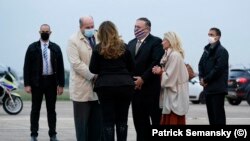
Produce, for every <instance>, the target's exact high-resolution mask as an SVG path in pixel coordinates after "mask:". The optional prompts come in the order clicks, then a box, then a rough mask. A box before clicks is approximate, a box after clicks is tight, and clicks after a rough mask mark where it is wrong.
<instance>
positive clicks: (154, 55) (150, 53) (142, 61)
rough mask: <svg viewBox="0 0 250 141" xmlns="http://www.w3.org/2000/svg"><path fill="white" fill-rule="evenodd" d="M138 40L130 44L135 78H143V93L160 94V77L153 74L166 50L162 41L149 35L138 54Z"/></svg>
mask: <svg viewBox="0 0 250 141" xmlns="http://www.w3.org/2000/svg"><path fill="white" fill-rule="evenodd" d="M136 43H137V39H136V38H134V39H133V40H131V41H130V42H129V43H128V46H129V51H130V52H131V54H132V56H133V58H134V60H135V66H136V67H135V74H134V75H135V76H141V77H142V79H143V81H144V84H143V86H142V91H143V92H146V93H148V94H153V93H154V92H156V93H158V91H160V76H159V75H154V74H153V73H152V68H153V66H155V65H159V64H160V60H161V57H162V55H163V54H164V50H163V47H162V44H161V43H162V40H161V39H160V38H158V37H155V36H153V35H151V34H149V35H148V36H147V37H146V39H145V40H144V41H143V43H142V44H141V46H140V48H139V50H138V52H137V54H135V46H136Z"/></svg>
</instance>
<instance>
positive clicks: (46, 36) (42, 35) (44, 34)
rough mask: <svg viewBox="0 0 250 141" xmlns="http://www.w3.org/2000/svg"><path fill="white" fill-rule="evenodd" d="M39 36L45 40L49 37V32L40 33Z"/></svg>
mask: <svg viewBox="0 0 250 141" xmlns="http://www.w3.org/2000/svg"><path fill="white" fill-rule="evenodd" d="M41 38H42V40H44V41H47V40H48V39H49V33H41Z"/></svg>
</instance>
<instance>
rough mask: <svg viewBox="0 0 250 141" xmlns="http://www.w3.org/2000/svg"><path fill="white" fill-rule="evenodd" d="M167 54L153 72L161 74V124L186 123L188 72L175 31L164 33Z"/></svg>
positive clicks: (163, 42)
mask: <svg viewBox="0 0 250 141" xmlns="http://www.w3.org/2000/svg"><path fill="white" fill-rule="evenodd" d="M162 45H163V49H164V50H165V54H164V55H163V57H162V59H161V65H162V66H161V67H160V66H154V67H153V69H152V72H153V73H154V74H157V75H161V77H162V78H161V98H160V107H162V117H161V123H160V124H161V125H185V124H186V121H185V115H186V113H187V111H188V107H189V94H188V93H189V89H188V72H187V68H186V66H185V63H184V51H183V49H182V47H181V41H180V38H179V37H178V36H177V35H176V33H175V32H167V33H165V34H164V39H163V41H162Z"/></svg>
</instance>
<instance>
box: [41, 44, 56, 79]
mask: <svg viewBox="0 0 250 141" xmlns="http://www.w3.org/2000/svg"><path fill="white" fill-rule="evenodd" d="M40 42H41V49H42V58H43V75H52V74H53V70H52V65H51V60H50V59H51V58H50V57H51V56H50V49H49V48H48V49H47V56H48V74H46V68H45V64H46V62H45V61H46V60H45V58H44V56H43V50H44V44H46V46H47V47H48V46H49V41H48V42H44V41H42V40H40Z"/></svg>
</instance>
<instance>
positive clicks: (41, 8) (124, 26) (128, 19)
mask: <svg viewBox="0 0 250 141" xmlns="http://www.w3.org/2000/svg"><path fill="white" fill-rule="evenodd" d="M249 13H250V1H249V0H238V1H236V0H88V1H86V0H70V1H66V0H65V1H59V0H43V1H35V0H0V48H1V50H0V51H1V53H0V63H1V64H5V65H8V66H10V67H12V68H14V69H15V70H16V71H17V72H18V73H19V75H22V69H23V63H24V56H25V52H26V49H27V47H28V45H29V44H30V43H32V42H34V41H38V40H39V38H40V35H39V34H38V31H39V28H40V25H41V24H43V23H47V24H49V25H50V26H51V30H52V35H51V38H50V39H51V41H53V42H56V43H57V44H58V45H59V46H60V47H61V49H62V52H63V55H64V64H65V68H66V69H69V67H70V66H69V63H68V60H67V56H66V47H67V42H68V38H69V37H70V36H71V35H72V34H73V33H74V32H76V31H78V30H79V23H78V19H79V17H81V16H86V15H92V16H93V17H94V20H95V28H96V29H98V27H99V25H100V24H101V22H103V21H105V20H111V21H112V22H114V23H115V24H116V26H117V28H118V31H119V33H120V35H121V36H122V37H123V39H124V40H125V41H126V42H128V41H129V40H131V39H132V38H134V34H133V29H134V24H135V20H136V19H137V18H139V17H147V18H148V19H149V20H151V23H152V32H151V33H152V34H153V35H155V36H158V37H160V38H162V37H163V34H164V33H165V32H167V31H175V32H176V33H177V34H178V35H179V36H180V37H181V39H182V42H183V48H184V50H185V55H186V58H185V61H186V62H188V63H190V64H191V65H192V66H193V68H194V69H195V70H197V65H198V61H199V59H200V56H201V54H202V52H203V48H204V46H205V45H206V44H207V43H208V36H207V33H208V30H209V28H211V27H218V28H220V29H221V31H222V38H221V43H222V45H223V46H224V47H225V48H227V50H228V52H229V56H230V57H229V61H230V62H229V63H230V64H231V65H236V64H242V65H245V66H247V67H250V16H249Z"/></svg>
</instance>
